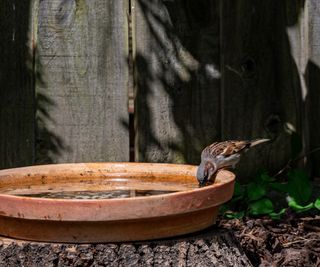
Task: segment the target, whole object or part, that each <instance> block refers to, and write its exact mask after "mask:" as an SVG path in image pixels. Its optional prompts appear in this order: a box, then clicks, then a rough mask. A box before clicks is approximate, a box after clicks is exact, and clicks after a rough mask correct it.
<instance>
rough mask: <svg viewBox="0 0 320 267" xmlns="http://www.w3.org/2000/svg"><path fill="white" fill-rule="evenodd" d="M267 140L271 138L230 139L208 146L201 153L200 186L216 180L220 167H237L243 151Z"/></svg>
mask: <svg viewBox="0 0 320 267" xmlns="http://www.w3.org/2000/svg"><path fill="white" fill-rule="evenodd" d="M267 141H270V139H255V140H251V141H249V140H247V141H236V140H229V141H223V142H215V143H213V144H211V145H209V146H207V147H206V148H205V149H203V151H202V153H201V163H200V165H199V167H198V170H197V179H198V182H199V186H200V187H202V186H204V185H206V183H207V182H208V181H210V182H214V180H215V174H216V172H217V171H218V170H219V169H222V168H228V167H232V168H235V166H236V164H237V163H238V162H239V160H240V156H241V154H242V153H244V152H246V151H247V150H248V149H249V148H251V147H253V146H256V145H259V144H261V143H264V142H267Z"/></svg>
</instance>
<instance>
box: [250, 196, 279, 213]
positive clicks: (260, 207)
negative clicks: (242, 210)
mask: <svg viewBox="0 0 320 267" xmlns="http://www.w3.org/2000/svg"><path fill="white" fill-rule="evenodd" d="M271 212H273V204H272V202H271V200H270V199H268V198H262V199H260V200H257V201H255V202H252V203H250V205H249V213H250V214H252V215H262V214H268V213H271Z"/></svg>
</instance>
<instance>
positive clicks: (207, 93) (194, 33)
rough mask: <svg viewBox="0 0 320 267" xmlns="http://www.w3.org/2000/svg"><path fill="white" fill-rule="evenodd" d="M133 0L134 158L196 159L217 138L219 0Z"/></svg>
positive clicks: (218, 108) (171, 160)
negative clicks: (134, 75)
mask: <svg viewBox="0 0 320 267" xmlns="http://www.w3.org/2000/svg"><path fill="white" fill-rule="evenodd" d="M134 3H135V7H134V10H135V11H134V21H135V40H136V54H135V63H136V64H135V67H136V77H137V87H136V103H135V104H136V116H135V120H136V159H137V160H138V161H150V162H178V163H182V162H188V163H199V161H200V153H201V150H202V149H203V148H204V147H205V146H206V145H207V144H209V143H211V142H213V141H214V140H217V139H219V138H220V124H221V121H220V80H219V77H220V70H219V64H220V63H219V52H220V49H219V26H220V24H219V1H204V0H202V1H197V2H193V1H183V0H175V1H157V0H152V1H149V0H148V1H147V0H136V1H135V2H134Z"/></svg>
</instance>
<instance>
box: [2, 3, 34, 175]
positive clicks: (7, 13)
mask: <svg viewBox="0 0 320 267" xmlns="http://www.w3.org/2000/svg"><path fill="white" fill-rule="evenodd" d="M31 6H32V2H31V1H8V0H4V1H1V3H0V36H1V41H0V51H1V60H0V169H1V168H10V167H15V166H24V165H30V164H32V163H33V160H34V116H33V114H34V96H33V93H34V92H33V69H32V47H31V36H28V33H29V32H32V21H31V20H32V17H31V16H30V14H29V12H28V11H29V9H30V8H31Z"/></svg>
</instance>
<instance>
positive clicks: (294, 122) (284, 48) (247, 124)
mask: <svg viewBox="0 0 320 267" xmlns="http://www.w3.org/2000/svg"><path fill="white" fill-rule="evenodd" d="M297 3H298V1H274V0H268V1H254V0H252V1H247V0H244V1H237V2H236V3H235V2H234V1H223V6H222V15H221V17H222V22H221V23H222V44H221V45H222V47H221V50H222V51H223V56H222V62H221V63H222V84H223V87H222V97H221V103H222V104H221V105H222V107H223V108H222V139H230V138H232V139H251V138H262V137H264V138H271V139H272V140H273V142H272V144H271V145H270V144H269V145H264V146H260V147H257V148H256V149H254V150H253V151H250V152H248V153H247V154H246V157H244V158H243V159H242V160H241V162H240V164H239V165H238V168H237V170H238V171H237V173H238V174H239V176H240V179H242V180H243V179H244V177H246V176H252V175H254V174H255V173H256V172H257V170H258V169H261V168H264V169H267V170H268V171H270V172H272V171H275V170H278V169H280V168H281V167H282V166H283V165H284V164H285V163H286V162H287V161H288V160H289V158H290V155H291V136H290V134H289V133H288V132H287V131H285V128H288V127H287V126H288V125H290V126H293V127H294V128H295V131H296V132H297V133H299V134H301V107H302V97H301V85H300V79H299V73H298V69H297V65H296V63H295V61H294V59H293V55H292V54H291V53H290V52H291V45H290V40H289V37H288V35H287V29H288V28H289V27H292V26H293V25H296V24H297V23H298V20H299V15H300V14H299V11H300V8H299V7H297ZM297 11H298V12H297ZM295 41H297V39H296V40H295Z"/></svg>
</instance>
